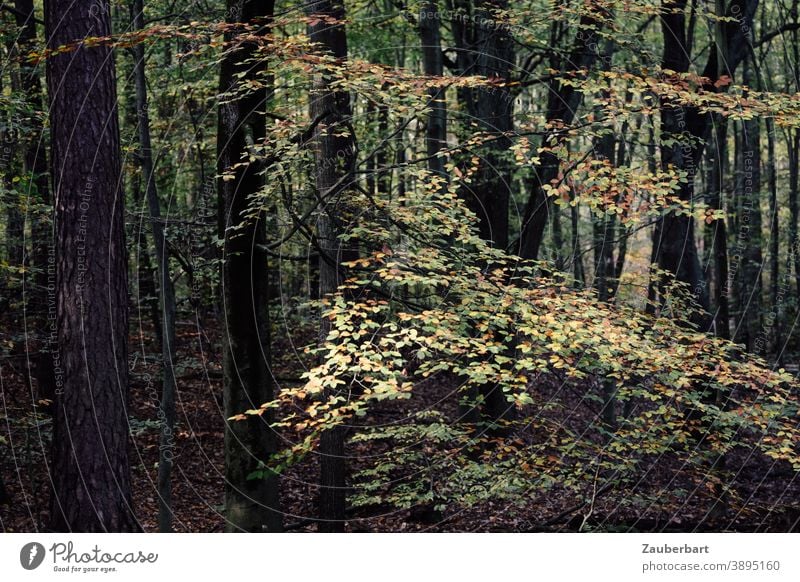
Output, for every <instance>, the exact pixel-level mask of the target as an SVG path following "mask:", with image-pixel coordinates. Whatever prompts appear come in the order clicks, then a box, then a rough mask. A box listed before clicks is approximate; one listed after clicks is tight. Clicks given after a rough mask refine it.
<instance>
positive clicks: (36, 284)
mask: <svg viewBox="0 0 800 582" xmlns="http://www.w3.org/2000/svg"><path fill="white" fill-rule="evenodd" d="M14 9H15V17H16V23H17V26H18V27H19V35H18V37H17V46H18V51H17V52H18V53H20V54H25V53H27V52H30V51H32V50H34V49H35V47H36V44H37V42H38V39H37V31H36V21H35V19H34V6H33V0H15V1H14ZM19 91H21V92H22V93H23V94H24V95H25V98H26V100H27V102H28V103H29V104H30V106H31V107H32V108H33V109H34V110H36V111H43V110H44V103H43V99H42V85H41V82H40V80H39V72H38V70H37V68H36V67H35V66H32V65H30V64H28V63H27V62H26V61H20V71H19ZM35 119H36V117H32V118H31V122H32V123H34V126H33V128H32V129H33V130H32V131H31V133H30V135H28V136H27V138H26V141H25V150H24V170H25V174H26V175H27V176H28V177H29V180H28V184H29V185H28V192H27V195H26V196H25V198H26V200H27V202H26V206H27V207H28V208H29V209H31V210H29V212H32V211H34V209H36V211H35V217H34V219H33V220H32V221H31V239H32V249H31V257H30V260H29V261H28V262H29V263H30V264H28V265H26V266H27V267H31V266H32V267H33V268H34V273H33V277H32V279H33V280H32V281H31V283H32V285H31V284H29V283H27V282H26V287H27V288H28V289H30V293H29V297H30V300H29V302H28V305H27V311H28V313H30V314H31V318H32V321H33V327H34V328H35V329H36V333H37V336H38V338H37V339H38V341H39V355H38V356H37V357H35V358H33V359H32V361H33V362H34V363H35V368H34V369H33V370H31V372H32V373H29V375H28V377H29V378H32V377H34V376H35V378H36V384H37V392H38V394H39V398H42V399H47V400H51V401H52V400H53V399H54V398H55V390H56V386H55V374H54V372H53V355H52V354H51V350H54V349H55V342H51V341H50V337H51V331H55V328H53V329H51V327H50V325H51V323H54V319H48V296H49V295H52V294H54V293H55V278H54V275H55V265H54V264H52V265H51V263H50V262H49V261H48V259H49V257H50V252H49V251H50V249H51V248H52V245H53V223H52V212H53V200H52V196H51V195H50V183H49V181H48V172H47V154H46V151H45V149H44V145H43V141H44V140H43V135H42V127H41V125H39V124H38V123H36V122H35ZM48 270H49V271H50V276H53V286H52V288H50V287H49V285H48ZM24 276H25V277H28V271H27V270H26V272H25V273H24ZM53 307H55V301H53ZM53 314H55V312H53Z"/></svg>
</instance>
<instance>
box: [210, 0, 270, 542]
mask: <svg viewBox="0 0 800 582" xmlns="http://www.w3.org/2000/svg"><path fill="white" fill-rule="evenodd" d="M227 6H228V12H227V14H228V21H229V22H244V23H250V24H257V23H259V22H264V23H266V22H267V21H269V20H270V19H271V18H272V15H273V9H274V3H273V2H272V1H267V2H260V1H257V0H246V1H244V2H239V1H237V0H228V4H227ZM260 32H261V33H264V32H266V30H261V31H260ZM226 41H228V42H231V41H233V42H235V36H234V33H233V32H229V33H226ZM256 55H257V50H256V46H254V45H253V44H252V43H242V44H241V45H239V46H238V47H237V49H236V50H234V51H232V52H227V53H226V54H225V56H224V57H223V59H222V63H221V65H220V93H227V92H228V91H230V90H231V89H233V88H234V87H236V86H237V84H238V83H240V82H247V81H248V80H256V79H258V80H259V81H260V82H262V83H263V82H264V75H263V73H264V71H263V70H261V71H259V67H260V65H259V64H258V63H257V61H256V62H255V63H253V62H248V61H250V60H252V59H254V58H255V57H256ZM259 72H260V73H261V74H259ZM271 99H272V95H271V89H268V88H267V87H266V86H264V87H262V88H260V89H257V90H252V91H251V92H250V93H248V94H247V95H246V96H244V97H241V98H238V99H234V100H231V101H228V102H226V103H224V104H222V105H220V106H219V112H218V115H219V120H218V124H219V125H218V133H217V152H218V172H219V173H220V174H222V173H223V172H226V171H231V172H232V175H233V179H232V180H224V179H222V178H220V179H219V180H218V183H217V188H218V192H219V202H220V226H221V232H220V237H221V238H224V241H225V243H224V248H223V261H222V273H221V279H222V300H223V308H224V314H225V340H224V341H225V346H224V361H223V368H224V370H223V375H224V389H223V390H224V396H223V400H224V408H225V417H226V418H230V417H231V416H234V415H236V414H241V413H243V412H244V411H245V410H248V409H253V408H258V407H259V406H260V405H261V404H263V403H264V402H267V401H269V400H272V398H273V394H274V379H273V377H272V373H271V371H270V362H269V354H270V341H271V340H270V333H271V331H270V322H269V310H268V306H269V285H268V283H269V278H268V273H267V267H268V265H267V262H266V260H264V259H263V257H261V256H260V253H259V252H258V251H257V248H258V247H259V246H261V245H264V244H265V241H266V228H265V224H264V218H263V216H261V215H259V216H257V217H246V216H244V215H243V213H244V212H245V211H246V210H247V209H248V208H249V205H250V204H251V202H252V198H253V196H254V195H256V194H257V193H258V192H259V190H260V189H261V188H262V186H263V177H262V176H261V175H259V173H260V172H262V171H263V170H264V169H265V168H264V167H263V164H261V163H258V162H252V161H251V162H250V163H249V164H243V165H240V166H239V167H237V168H236V169H235V170H231V168H232V167H233V166H234V164H238V163H240V162H242V161H243V158H244V160H245V161H246V160H247V154H248V151H249V143H248V140H251V142H252V143H254V144H260V143H262V142H263V141H264V140H265V138H266V122H265V118H264V116H263V114H262V113H263V111H264V110H265V104H266V103H269V101H270V100H271ZM271 422H272V418H271V415H270V414H264V415H263V416H253V417H250V418H248V419H247V420H242V421H226V427H225V480H226V485H225V512H226V518H227V522H228V523H227V525H226V530H227V531H246V532H260V531H264V530H266V531H279V530H280V529H281V528H282V524H281V514H280V510H279V503H278V478H277V475H273V474H270V475H268V476H266V477H263V478H257V479H251V478H249V477H250V475H251V474H252V473H253V472H254V471H256V470H259V468H260V466H261V463H267V462H268V461H269V458H270V455H271V454H273V453H274V452H275V451H277V438H276V434H275V432H274V431H273V430H272V428H271V427H270V426H269V425H270V423H271Z"/></svg>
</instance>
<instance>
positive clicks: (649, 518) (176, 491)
mask: <svg viewBox="0 0 800 582" xmlns="http://www.w3.org/2000/svg"><path fill="white" fill-rule="evenodd" d="M210 321H218V320H215V319H214V318H212V317H209V318H207V319H206V320H205V323H208V322H210ZM15 325H16V324H15V322H13V321H9V322H6V323H5V324H3V325H2V326H0V329H19V328H18V327H17V328H15V327H14V326H15ZM8 326H10V327H8ZM220 331H221V330H219V329H205V330H204V329H203V328H202V327H201V326H198V325H197V322H196V321H190V320H184V321H183V322H182V323H180V324H179V326H178V333H177V336H178V352H179V353H178V361H179V363H180V365H179V366H178V368H177V370H176V372H177V377H178V398H177V424H176V430H175V463H174V472H173V499H174V515H175V520H174V528H175V531H178V532H220V531H223V529H224V526H225V519H224V514H223V510H224V506H223V503H224V474H223V426H224V415H223V411H222V370H221V361H220V359H219V357H218V354H219V353H220V351H219V349H218V347H217V348H212V346H219V345H220ZM311 337H313V335H312V336H311ZM17 340H18V338H17V337H15V336H12V335H11V334H3V337H0V341H1V342H2V346H3V363H2V365H0V372H1V375H0V382H2V384H1V385H0V475H2V477H3V480H4V482H5V484H6V487H7V489H8V493H9V494H10V497H11V502H10V503H9V504H5V505H0V530H2V531H4V532H33V531H46V524H47V522H48V500H49V485H48V476H47V468H46V459H47V456H48V452H49V447H50V442H49V441H50V437H49V434H50V425H51V421H50V417H49V416H48V415H47V414H39V415H38V416H35V415H34V414H33V406H32V398H31V392H30V388H29V386H28V382H27V379H26V367H25V361H26V358H25V354H24V349H25V348H24V342H18V341H17ZM292 350H293V348H292V347H291V346H284V355H285V358H284V360H285V361H291V360H292V355H291V354H292ZM157 353H158V350H157V342H156V339H155V336H154V334H153V333H151V331H149V330H137V331H136V332H135V333H133V334H132V338H131V354H130V361H131V378H130V381H131V410H130V416H131V419H132V421H131V426H132V437H133V438H132V447H131V449H130V462H131V467H132V482H133V497H134V504H135V509H136V513H137V516H138V518H139V520H140V521H141V524H142V527H143V528H144V530H145V531H156V530H157V515H158V506H157V494H156V472H157V461H158V438H159V436H158V422H157V418H158V410H157V397H158V390H159V380H158V378H159V367H158V364H157V359H156V357H155V356H156V354H157ZM280 361H281V358H279V362H280ZM281 373H284V374H286V375H287V378H285V379H286V380H288V381H289V382H291V381H292V380H294V381H296V379H293V378H291V377H289V376H290V371H288V370H287V371H284V372H281ZM294 374H295V375H296V374H297V373H296V372H294ZM279 377H280V374H279ZM448 391H452V386H449V385H447V382H446V381H445V380H444V379H443V380H442V381H441V382H439V384H438V385H437V383H436V382H432V383H431V384H430V385H429V386H426V389H425V391H424V393H425V397H424V398H426V399H428V398H429V399H431V401H435V400H439V399H441V398H442V397H443V395H445V394H446V393H447V392H448ZM408 412H409V411H408V410H404V409H403V408H402V405H401V406H400V407H399V408H398V407H395V408H394V409H393V410H391V409H390V410H387V411H386V412H385V413H386V414H389V415H395V416H397V415H402V414H407V413H408ZM359 446H360V447H363V446H366V445H364V444H363V443H362V444H361V445H359ZM358 453H359V456H361V457H362V458H363V456H364V455H368V454H369V453H370V451H369V450H359V451H358ZM728 465H729V466H733V467H738V470H737V471H735V473H734V476H735V485H736V489H737V490H738V493H739V499H740V502H739V505H738V506H737V507H732V508H728V509H727V510H726V511H724V512H722V513H719V512H718V514H716V515H714V517H713V518H712V517H709V516H708V512H707V507H708V503H707V502H708V494H706V492H704V491H694V492H693V493H692V494H691V495H688V496H687V497H686V498H685V499H683V501H682V502H681V503H680V507H679V508H676V506H675V499H674V496H673V495H671V492H673V491H675V490H677V489H682V490H684V491H693V489H692V487H693V486H692V484H691V483H688V482H687V483H680V482H675V480H674V475H675V474H676V472H675V467H671V466H669V463H668V462H665V463H664V465H663V466H656V467H651V468H650V469H649V470H648V472H647V480H646V482H644V481H643V482H642V483H641V484H639V485H637V487H638V488H639V490H638V491H637V494H638V495H639V496H640V497H643V498H646V499H647V498H649V501H650V503H649V504H648V505H646V506H644V507H643V506H641V505H638V506H637V505H631V504H627V503H624V500H621V499H620V495H619V494H616V493H615V492H614V491H613V490H610V491H608V492H607V493H606V494H605V495H598V496H597V498H596V499H595V500H594V504H593V505H592V507H591V511H590V510H589V505H588V504H587V505H583V506H582V503H583V502H584V501H586V500H585V498H579V497H577V496H576V495H575V494H574V493H568V492H566V491H564V492H559V491H558V490H556V489H554V490H551V491H549V492H548V493H547V494H546V495H542V494H537V495H532V496H531V498H530V499H527V500H520V501H518V502H517V503H514V504H511V503H505V502H486V503H482V504H480V505H478V506H475V507H472V508H466V509H459V508H453V510H445V511H444V512H440V511H434V510H433V508H432V507H415V508H412V509H410V510H393V509H391V508H360V509H358V510H356V511H353V512H352V513H351V514H350V515H349V521H348V524H347V528H348V530H349V531H362V532H364V531H372V532H387V531H393V532H399V531H449V532H490V531H494V532H500V531H503V532H530V531H578V530H581V529H582V530H601V531H760V532H765V531H800V525H798V522H799V521H800V506H798V502H797V500H798V499H800V479H797V478H795V475H794V474H793V473H792V472H791V470H789V469H786V468H781V467H778V466H776V465H773V464H772V463H771V462H769V461H768V460H765V459H763V458H761V459H757V458H750V459H745V458H737V457H736V456H734V455H732V456H731V458H729V459H728ZM317 475H318V466H317V463H316V462H315V461H314V459H313V457H312V458H311V459H310V460H308V461H305V462H303V463H301V464H300V465H298V466H296V467H294V468H292V469H291V470H290V471H288V472H287V473H286V474H285V475H284V476H283V477H282V483H281V504H282V509H283V511H284V512H285V513H286V517H285V523H286V524H287V526H288V528H289V529H290V530H291V531H314V529H316V526H315V525H314V523H313V520H311V519H310V518H312V516H313V515H314V513H315V507H314V505H315V499H316V496H317V487H316V485H315V483H316V481H317Z"/></svg>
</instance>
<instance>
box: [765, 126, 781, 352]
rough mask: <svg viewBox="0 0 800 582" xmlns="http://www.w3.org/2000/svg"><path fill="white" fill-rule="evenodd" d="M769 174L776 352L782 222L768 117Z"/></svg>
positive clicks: (771, 291) (772, 341)
mask: <svg viewBox="0 0 800 582" xmlns="http://www.w3.org/2000/svg"><path fill="white" fill-rule="evenodd" d="M767 174H768V178H767V181H768V187H769V215H770V219H769V224H770V228H769V306H770V309H771V310H772V311H773V313H774V314H775V315H776V317H775V320H774V324H773V329H772V337H771V338H767V340H768V342H769V343H770V344H771V345H772V346H774V350H775V352H779V351H780V347H779V346H780V343H781V318H780V316H779V309H780V306H779V305H778V277H779V276H780V272H779V267H778V261H779V259H778V257H779V254H780V224H779V222H778V172H777V165H776V161H775V123H774V121H773V120H772V119H767Z"/></svg>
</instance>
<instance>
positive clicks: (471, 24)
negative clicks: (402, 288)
mask: <svg viewBox="0 0 800 582" xmlns="http://www.w3.org/2000/svg"><path fill="white" fill-rule="evenodd" d="M472 4H473V3H472V2H468V1H466V0H460V1H459V2H457V6H458V9H459V12H460V14H462V15H463V16H457V17H455V18H454V19H453V34H454V35H455V42H456V58H457V64H458V68H459V74H462V75H480V76H483V77H487V78H489V79H494V80H496V81H497V85H495V86H489V87H485V86H484V87H464V88H462V89H460V90H459V92H458V98H459V100H460V101H461V103H462V104H463V107H464V109H465V111H466V113H467V115H468V118H467V122H468V123H475V124H477V131H480V132H482V133H484V134H486V135H487V137H488V138H489V139H490V141H489V142H488V143H487V144H486V145H485V146H483V147H480V148H477V149H476V150H475V151H476V153H477V154H478V155H479V156H480V157H481V160H480V168H479V170H478V172H477V174H476V176H474V177H473V180H472V182H471V183H470V185H469V188H464V189H462V196H463V197H464V199H465V201H466V203H467V205H468V206H469V208H470V209H471V210H472V211H473V212H474V213H475V214H476V216H477V217H478V227H479V230H480V236H481V238H483V239H484V240H486V241H489V242H490V243H491V244H492V246H494V247H496V248H499V249H506V248H507V247H508V212H509V202H510V200H511V183H512V179H513V177H512V168H511V166H510V164H509V162H508V160H507V152H508V148H509V147H510V146H511V136H510V132H511V131H512V130H513V129H514V127H513V111H514V97H513V94H512V93H511V88H510V87H509V81H510V80H511V70H512V68H513V67H514V44H513V39H512V38H511V35H510V33H509V28H508V24H507V23H506V22H505V21H503V20H499V19H498V15H497V11H498V10H500V11H504V10H507V9H508V2H506V1H505V0H486V1H483V0H481V1H478V2H476V3H474V7H473V5H472Z"/></svg>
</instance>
